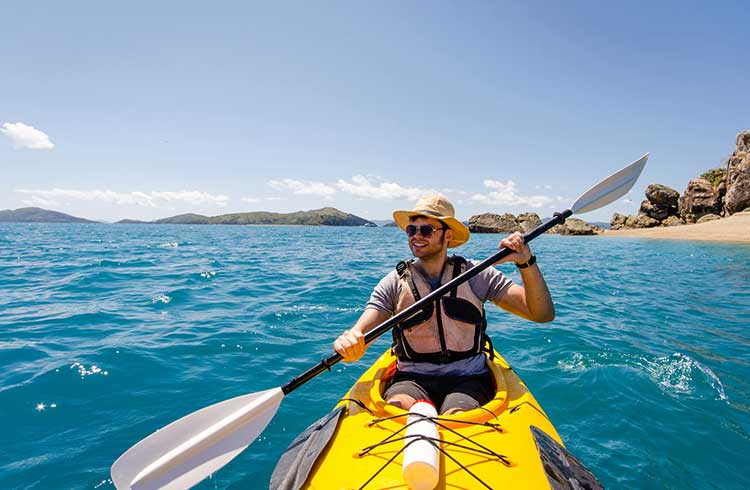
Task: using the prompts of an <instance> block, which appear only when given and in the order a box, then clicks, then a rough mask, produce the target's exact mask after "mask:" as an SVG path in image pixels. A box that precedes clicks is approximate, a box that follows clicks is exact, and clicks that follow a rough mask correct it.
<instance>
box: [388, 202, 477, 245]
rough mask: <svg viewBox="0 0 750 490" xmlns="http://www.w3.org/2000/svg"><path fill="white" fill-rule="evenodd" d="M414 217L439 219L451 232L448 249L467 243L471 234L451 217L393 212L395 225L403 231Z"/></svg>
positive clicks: (415, 212) (414, 212) (413, 212)
mask: <svg viewBox="0 0 750 490" xmlns="http://www.w3.org/2000/svg"><path fill="white" fill-rule="evenodd" d="M415 216H423V217H425V218H432V219H439V220H440V221H442V222H443V223H445V224H446V225H448V227H449V228H450V229H451V230H453V239H452V240H451V241H450V242H448V247H449V248H455V247H459V246H461V245H463V244H464V243H466V242H468V241H469V237H471V233H470V232H469V229H468V228H467V227H466V225H465V224H463V223H461V222H460V221H458V220H457V219H456V218H454V217H453V216H436V215H432V214H427V213H420V212H417V211H394V212H393V220H394V221H395V222H396V224H397V225H398V226H399V227H400V228H401V229H402V230H404V231H406V227H407V225H408V224H409V223H410V222H411V219H412V218H413V217H415Z"/></svg>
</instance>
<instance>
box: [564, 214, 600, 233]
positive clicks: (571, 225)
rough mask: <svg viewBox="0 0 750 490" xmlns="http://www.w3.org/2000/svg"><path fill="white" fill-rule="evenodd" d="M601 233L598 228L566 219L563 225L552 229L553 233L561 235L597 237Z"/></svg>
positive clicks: (580, 221) (577, 220) (576, 219)
mask: <svg viewBox="0 0 750 490" xmlns="http://www.w3.org/2000/svg"><path fill="white" fill-rule="evenodd" d="M603 231H604V230H602V229H601V228H600V227H598V226H596V225H592V224H590V223H586V222H585V221H583V220H582V219H578V218H568V219H566V220H565V223H563V224H561V225H557V226H555V227H553V228H552V232H553V233H559V234H561V235H598V234H600V233H602V232H603Z"/></svg>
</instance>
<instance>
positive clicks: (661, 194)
mask: <svg viewBox="0 0 750 490" xmlns="http://www.w3.org/2000/svg"><path fill="white" fill-rule="evenodd" d="M646 199H648V200H649V202H651V204H653V205H654V206H655V207H657V208H662V209H674V213H670V214H676V213H677V201H678V200H679V199H680V193H679V192H677V191H676V190H674V189H672V188H671V187H667V186H666V185H661V184H649V186H648V187H646Z"/></svg>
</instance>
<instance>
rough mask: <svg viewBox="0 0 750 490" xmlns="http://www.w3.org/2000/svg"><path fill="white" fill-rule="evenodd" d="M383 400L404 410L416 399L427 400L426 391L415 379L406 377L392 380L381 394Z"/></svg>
mask: <svg viewBox="0 0 750 490" xmlns="http://www.w3.org/2000/svg"><path fill="white" fill-rule="evenodd" d="M383 398H385V401H386V402H387V403H389V404H391V405H394V406H397V407H399V408H402V409H404V410H409V409H410V408H411V406H412V405H414V403H416V401H417V400H429V399H430V397H429V395H428V394H427V391H426V390H425V389H424V388H423V387H422V386H420V385H419V384H418V383H417V382H416V381H413V380H410V379H406V380H402V381H398V380H397V381H396V382H394V383H393V384H392V385H391V386H390V387H389V388H388V389H387V390H386V391H385V394H384V395H383Z"/></svg>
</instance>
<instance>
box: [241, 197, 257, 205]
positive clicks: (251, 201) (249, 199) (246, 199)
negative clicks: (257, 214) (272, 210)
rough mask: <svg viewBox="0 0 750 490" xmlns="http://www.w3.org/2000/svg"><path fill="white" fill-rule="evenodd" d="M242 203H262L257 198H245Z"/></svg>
mask: <svg viewBox="0 0 750 490" xmlns="http://www.w3.org/2000/svg"><path fill="white" fill-rule="evenodd" d="M240 201H242V202H248V203H251V204H253V203H256V202H260V199H259V198H257V197H243V198H241V199H240Z"/></svg>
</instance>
